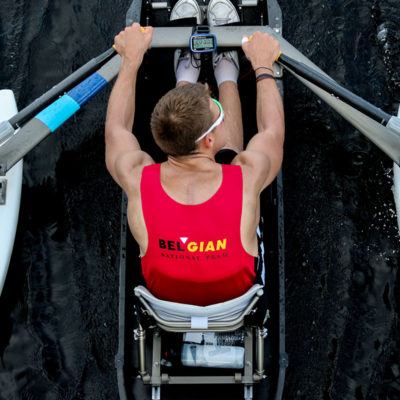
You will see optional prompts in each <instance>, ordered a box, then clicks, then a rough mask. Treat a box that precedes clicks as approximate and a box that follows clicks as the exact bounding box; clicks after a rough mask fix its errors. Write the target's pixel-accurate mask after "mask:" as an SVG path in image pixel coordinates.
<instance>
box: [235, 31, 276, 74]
mask: <svg viewBox="0 0 400 400" xmlns="http://www.w3.org/2000/svg"><path fill="white" fill-rule="evenodd" d="M243 38H247V39H248V41H245V42H243V43H242V48H243V51H244V54H245V55H246V57H247V59H248V60H249V61H250V62H251V65H252V67H253V69H254V70H256V68H259V67H266V68H271V69H272V68H273V67H272V65H273V63H274V61H276V60H277V59H278V57H279V55H280V44H279V42H278V41H277V40H276V39H275V38H273V37H272V36H270V35H268V34H267V33H261V32H260V31H257V32H255V33H254V34H253V35H252V36H250V37H247V36H244V37H243ZM243 38H242V39H243Z"/></svg>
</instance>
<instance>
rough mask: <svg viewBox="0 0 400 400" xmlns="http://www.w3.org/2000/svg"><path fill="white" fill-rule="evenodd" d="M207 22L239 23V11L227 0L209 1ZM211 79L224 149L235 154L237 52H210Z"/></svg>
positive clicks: (239, 130) (238, 137) (238, 135)
mask: <svg viewBox="0 0 400 400" xmlns="http://www.w3.org/2000/svg"><path fill="white" fill-rule="evenodd" d="M207 21H208V24H209V25H210V26H215V25H226V24H231V23H235V22H239V21H240V18H239V14H238V13H237V11H236V8H235V7H234V5H233V4H232V3H231V2H230V1H229V0H211V1H210V2H209V4H208V8H207ZM213 67H214V75H215V80H216V81H217V84H218V90H219V101H220V102H221V104H222V108H223V110H224V113H225V126H224V129H225V131H226V136H227V142H226V144H225V146H224V148H228V149H232V150H234V151H235V152H237V153H239V152H240V151H242V150H243V122H242V107H241V104H240V98H239V91H238V88H237V80H238V77H239V58H238V54H237V51H226V52H223V53H219V54H218V53H217V52H215V53H214V54H213Z"/></svg>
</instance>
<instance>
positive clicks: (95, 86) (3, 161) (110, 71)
mask: <svg viewBox="0 0 400 400" xmlns="http://www.w3.org/2000/svg"><path fill="white" fill-rule="evenodd" d="M120 63H121V57H120V56H119V55H115V56H114V57H113V58H112V59H111V60H109V61H108V62H107V63H106V64H104V65H103V66H102V67H101V68H100V69H99V70H98V71H97V72H95V73H94V74H92V75H90V76H89V77H88V78H86V79H85V80H83V81H82V82H81V83H80V84H78V85H77V86H75V87H74V88H73V89H71V90H70V91H69V92H67V93H66V94H65V95H64V96H62V97H60V98H59V99H57V100H56V101H55V102H53V103H52V104H50V105H49V106H47V107H46V108H45V109H44V110H42V111H41V112H39V113H38V114H37V115H36V116H35V117H34V118H32V119H31V120H30V121H29V122H27V123H26V124H25V125H24V126H23V127H22V128H21V129H20V130H19V131H17V132H16V133H15V134H14V135H13V137H12V140H11V139H10V140H8V141H6V142H5V143H4V144H3V145H2V146H0V175H3V174H5V173H6V172H7V171H8V170H9V169H10V168H12V167H13V166H14V165H15V164H16V163H17V162H18V160H20V159H21V158H23V157H24V156H25V154H27V153H28V152H29V151H30V150H31V149H32V148H33V147H35V146H36V145H37V144H39V143H40V142H41V141H42V140H43V139H44V138H45V137H46V136H48V135H49V134H50V133H52V132H54V131H55V130H56V129H57V128H58V127H59V126H61V125H62V124H63V123H64V122H65V121H66V120H68V119H69V118H70V117H71V116H72V115H74V114H75V113H76V112H77V111H78V110H79V109H80V108H81V107H82V106H83V105H84V104H85V103H87V102H88V101H89V100H90V99H91V98H92V97H93V96H94V95H95V94H97V93H98V92H99V91H101V90H102V89H103V88H104V87H105V86H106V85H107V84H108V83H109V82H110V81H112V80H113V79H114V78H115V77H116V75H117V74H118V71H119V67H120Z"/></svg>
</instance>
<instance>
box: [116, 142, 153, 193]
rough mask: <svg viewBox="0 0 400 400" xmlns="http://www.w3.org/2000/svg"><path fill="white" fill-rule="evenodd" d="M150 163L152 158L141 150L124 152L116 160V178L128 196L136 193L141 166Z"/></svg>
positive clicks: (140, 175)
mask: <svg viewBox="0 0 400 400" xmlns="http://www.w3.org/2000/svg"><path fill="white" fill-rule="evenodd" d="M151 164H154V161H153V159H152V158H151V157H150V156H149V155H148V154H147V153H145V152H144V151H141V150H136V151H133V152H129V153H126V154H124V155H123V156H122V157H120V158H119V159H118V160H117V163H116V171H117V175H118V179H119V182H120V184H121V187H122V189H124V191H125V192H126V194H127V195H128V197H130V195H134V194H135V193H136V194H137V193H138V191H139V187H140V180H141V177H142V171H143V168H144V167H146V166H148V165H151Z"/></svg>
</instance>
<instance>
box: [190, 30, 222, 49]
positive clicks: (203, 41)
mask: <svg viewBox="0 0 400 400" xmlns="http://www.w3.org/2000/svg"><path fill="white" fill-rule="evenodd" d="M216 49H217V38H216V37H215V35H213V34H212V33H194V34H193V35H192V36H190V50H191V51H192V52H193V53H211V52H213V51H215V50H216Z"/></svg>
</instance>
